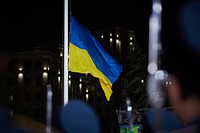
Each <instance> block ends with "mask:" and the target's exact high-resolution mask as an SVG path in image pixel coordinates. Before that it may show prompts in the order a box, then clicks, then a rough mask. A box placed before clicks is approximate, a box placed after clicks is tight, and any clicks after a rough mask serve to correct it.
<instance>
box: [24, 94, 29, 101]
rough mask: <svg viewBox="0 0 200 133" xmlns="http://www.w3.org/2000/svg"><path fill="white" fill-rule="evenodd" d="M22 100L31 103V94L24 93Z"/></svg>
mask: <svg viewBox="0 0 200 133" xmlns="http://www.w3.org/2000/svg"><path fill="white" fill-rule="evenodd" d="M24 100H25V101H26V102H30V101H31V94H30V93H25V96H24Z"/></svg>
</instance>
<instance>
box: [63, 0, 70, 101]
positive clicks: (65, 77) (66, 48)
mask: <svg viewBox="0 0 200 133" xmlns="http://www.w3.org/2000/svg"><path fill="white" fill-rule="evenodd" d="M68 20H69V17H68V0H64V80H63V82H64V90H63V92H64V98H63V99H64V105H66V104H67V103H68V89H69V88H68V45H69V35H68V33H69V29H68V25H69V24H68V22H69V21H68Z"/></svg>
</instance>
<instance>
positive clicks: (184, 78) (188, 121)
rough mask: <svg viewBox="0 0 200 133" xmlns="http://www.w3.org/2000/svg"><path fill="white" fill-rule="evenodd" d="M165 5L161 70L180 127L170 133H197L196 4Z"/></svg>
mask: <svg viewBox="0 0 200 133" xmlns="http://www.w3.org/2000/svg"><path fill="white" fill-rule="evenodd" d="M167 2H169V3H170V2H171V3H170V4H169V3H168V4H167V5H166V10H165V8H164V10H163V16H164V20H163V27H162V30H163V31H164V32H163V35H162V44H163V46H164V47H163V56H162V67H163V69H165V70H166V71H167V72H168V74H169V78H168V81H167V82H166V83H168V86H167V95H168V99H169V101H170V104H171V106H172V108H173V110H174V112H175V114H176V115H177V116H178V117H179V118H180V120H181V122H182V123H183V127H181V128H178V129H176V130H174V131H172V133H199V132H200V1H198V0H195V1H194V0H193V1H188V2H182V3H181V4H180V3H178V2H176V1H167ZM167 2H166V3H167ZM166 3H163V5H164V6H165V4H166ZM167 6H168V7H167ZM170 7H173V9H172V8H170ZM174 7H175V8H174ZM169 83H170V84H169ZM170 133H171V132H170Z"/></svg>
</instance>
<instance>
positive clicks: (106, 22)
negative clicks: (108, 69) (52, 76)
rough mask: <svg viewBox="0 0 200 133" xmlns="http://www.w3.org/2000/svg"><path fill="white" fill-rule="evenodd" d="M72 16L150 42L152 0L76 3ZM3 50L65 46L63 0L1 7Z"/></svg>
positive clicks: (81, 0)
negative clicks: (117, 29)
mask: <svg viewBox="0 0 200 133" xmlns="http://www.w3.org/2000/svg"><path fill="white" fill-rule="evenodd" d="M70 5H71V9H70V10H71V14H72V15H73V16H74V17H75V18H76V19H77V20H79V21H80V22H81V23H82V24H83V25H85V26H86V27H87V28H88V29H89V30H92V29H94V28H96V27H100V26H101V27H102V26H118V27H122V28H127V29H131V30H134V31H135V32H136V41H137V42H138V43H141V45H142V44H143V45H144V44H146V43H147V38H148V19H149V15H150V11H151V10H150V8H151V5H150V1H149V2H148V1H145V2H142V1H141V0H72V2H71V4H70ZM1 6H2V8H1V10H2V11H1V14H2V15H1V16H2V18H3V19H1V20H2V22H3V23H2V24H1V46H2V47H1V50H4V49H6V50H8V51H13V50H14V51H16V50H23V49H27V48H29V47H32V46H40V45H54V44H55V43H63V30H64V29H63V22H64V2H63V0H29V1H25V0H19V1H7V2H6V3H5V2H4V3H3V4H1Z"/></svg>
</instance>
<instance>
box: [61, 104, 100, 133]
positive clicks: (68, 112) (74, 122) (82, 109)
mask: <svg viewBox="0 0 200 133" xmlns="http://www.w3.org/2000/svg"><path fill="white" fill-rule="evenodd" d="M60 123H61V126H62V128H63V129H64V131H65V132H66V133H99V132H100V123H99V119H98V117H97V115H96V113H95V111H94V110H93V109H92V108H91V107H90V106H89V105H88V104H86V103H84V102H82V101H79V100H71V101H69V103H68V104H67V105H66V106H65V107H64V108H62V110H61V113H60Z"/></svg>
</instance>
